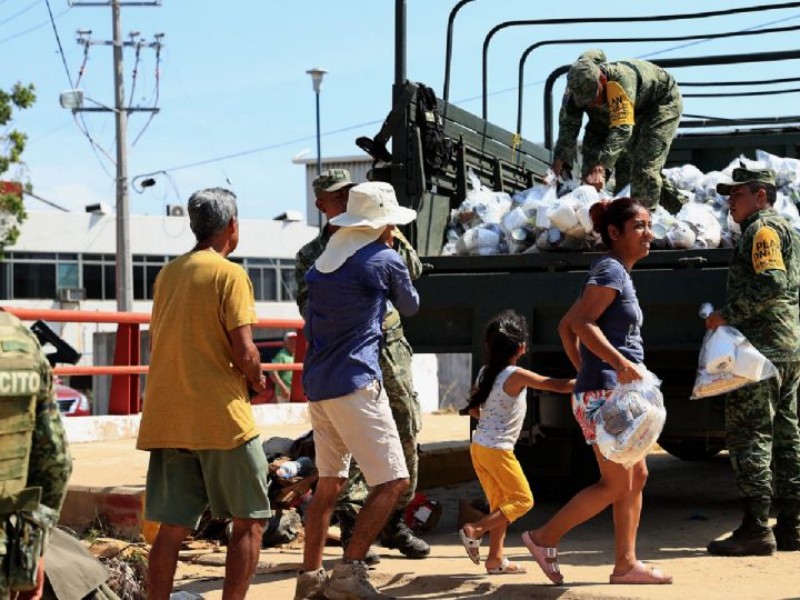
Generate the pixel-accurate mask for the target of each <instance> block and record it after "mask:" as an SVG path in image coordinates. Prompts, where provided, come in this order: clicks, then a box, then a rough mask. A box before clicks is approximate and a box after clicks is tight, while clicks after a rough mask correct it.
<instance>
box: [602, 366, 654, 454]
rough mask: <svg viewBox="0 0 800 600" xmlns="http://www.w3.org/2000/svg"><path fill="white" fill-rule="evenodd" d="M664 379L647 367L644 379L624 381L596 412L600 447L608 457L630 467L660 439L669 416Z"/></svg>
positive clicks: (644, 370)
mask: <svg viewBox="0 0 800 600" xmlns="http://www.w3.org/2000/svg"><path fill="white" fill-rule="evenodd" d="M660 386H661V381H660V380H659V379H658V377H656V376H655V375H654V374H653V373H651V372H650V371H648V370H647V369H643V373H642V379H640V380H638V381H634V382H631V383H621V384H619V385H617V387H616V388H615V389H614V393H613V394H612V395H611V397H610V398H609V399H608V400H606V402H605V404H603V406H602V407H601V408H600V410H598V411H597V414H596V415H595V424H596V437H597V447H598V450H600V453H601V454H602V455H603V456H605V457H606V458H607V459H608V460H611V461H614V462H616V463H620V464H621V465H622V466H624V467H625V468H630V467H632V466H633V465H635V464H636V463H637V462H639V461H640V460H642V459H643V458H644V457H645V456H647V453H648V452H649V451H650V449H651V448H652V447H653V444H655V443H656V440H658V436H659V435H661V431H662V429H664V422H665V421H666V419H667V410H666V409H665V408H664V396H663V394H662V393H661V389H660Z"/></svg>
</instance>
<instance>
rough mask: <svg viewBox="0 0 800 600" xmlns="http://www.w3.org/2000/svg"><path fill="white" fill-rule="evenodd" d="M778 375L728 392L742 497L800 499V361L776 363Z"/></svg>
mask: <svg viewBox="0 0 800 600" xmlns="http://www.w3.org/2000/svg"><path fill="white" fill-rule="evenodd" d="M775 366H776V367H777V368H778V377H772V378H770V379H767V380H765V381H759V382H757V383H754V384H752V385H748V386H745V387H743V388H741V389H739V390H736V391H735V392H733V393H731V394H729V395H728V398H727V400H726V402H725V429H726V434H727V443H728V451H729V453H730V457H731V464H732V465H733V470H734V472H735V473H736V484H737V485H738V487H739V493H740V494H741V496H742V497H743V498H754V497H760V498H771V497H775V498H782V499H783V498H785V499H793V500H800V430H798V423H797V388H798V384H800V361H790V362H776V363H775Z"/></svg>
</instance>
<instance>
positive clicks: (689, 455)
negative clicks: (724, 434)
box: [659, 439, 725, 461]
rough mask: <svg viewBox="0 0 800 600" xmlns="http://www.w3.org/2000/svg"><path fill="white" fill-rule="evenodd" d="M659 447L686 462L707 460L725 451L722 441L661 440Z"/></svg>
mask: <svg viewBox="0 0 800 600" xmlns="http://www.w3.org/2000/svg"><path fill="white" fill-rule="evenodd" d="M659 445H660V446H661V447H662V448H663V449H664V450H666V451H667V452H669V453H670V454H671V455H672V456H674V457H675V458H680V459H681V460H686V461H701V460H709V459H711V458H713V457H715V456H716V455H717V454H719V453H720V452H722V450H724V449H725V443H724V442H722V441H718V440H704V439H699V440H695V439H688V440H663V441H659Z"/></svg>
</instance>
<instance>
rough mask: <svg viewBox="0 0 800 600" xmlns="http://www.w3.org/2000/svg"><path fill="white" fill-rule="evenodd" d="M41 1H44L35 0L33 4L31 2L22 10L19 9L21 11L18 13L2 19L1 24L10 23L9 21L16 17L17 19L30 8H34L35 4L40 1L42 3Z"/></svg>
mask: <svg viewBox="0 0 800 600" xmlns="http://www.w3.org/2000/svg"><path fill="white" fill-rule="evenodd" d="M41 1H42V0H36V1H35V2H32V3H31V4H29V5H28V6H26V7H25V8H23V9H22V10H21V11H19V12H16V13H14V14H13V15H11V16H10V17H8V18H7V19H3V20H2V21H0V25H5V24H6V23H8V22H9V21H13V20H14V19H16V18H17V17H18V16H20V15H23V14H25V13H26V12H28V11H29V10H30V9H32V8H33V7H34V6H36V5H37V4H40V3H41Z"/></svg>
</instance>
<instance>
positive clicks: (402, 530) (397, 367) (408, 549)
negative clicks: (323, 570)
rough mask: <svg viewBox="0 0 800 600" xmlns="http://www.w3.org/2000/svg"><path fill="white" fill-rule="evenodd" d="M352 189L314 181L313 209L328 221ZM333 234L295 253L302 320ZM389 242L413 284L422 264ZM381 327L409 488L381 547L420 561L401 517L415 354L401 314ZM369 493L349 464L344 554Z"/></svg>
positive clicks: (341, 518)
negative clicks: (314, 273)
mask: <svg viewBox="0 0 800 600" xmlns="http://www.w3.org/2000/svg"><path fill="white" fill-rule="evenodd" d="M354 185H355V184H354V183H353V182H352V181H351V180H350V173H349V172H348V171H347V170H346V169H330V170H328V171H324V172H323V173H321V174H320V175H319V176H318V177H317V178H316V179H314V181H313V182H312V187H313V189H314V195H315V196H316V204H317V207H318V208H319V210H320V211H322V212H323V213H325V215H326V217H327V218H328V220H329V221H330V220H331V219H333V218H335V217H337V216H339V215H341V214H342V213H344V212H345V210H347V198H348V195H349V191H350V188H352V187H353V186H354ZM337 229H338V227H336V226H335V225H332V224H331V223H330V222H329V223H328V224H327V225H326V226H325V227H324V228H323V229H322V230H321V231H320V234H319V236H317V237H316V238H315V239H313V240H311V241H310V242H309V243H307V244H306V245H305V246H303V247H302V248H301V249H300V251H299V252H298V253H297V256H296V259H295V280H296V282H297V296H296V298H297V306H298V308H299V309H300V313H301V314H303V315H304V314H305V312H306V305H307V303H308V285H307V284H306V281H305V275H306V273H307V272H308V271H309V269H310V268H311V266H312V265H313V264H314V263H315V262H316V260H317V258H319V256H320V255H321V254H322V253H323V251H324V250H325V248H326V246H327V245H328V241H329V240H330V238H331V236H332V235H333V233H334V232H335V231H336V230H337ZM393 237H394V243H393V247H394V249H395V250H396V251H397V253H398V254H399V255H400V257H401V258H402V259H403V262H404V263H405V265H406V267H408V272H409V275H411V280H412V281H413V280H415V279H417V278H418V277H419V276H420V275H421V274H422V263H421V262H420V260H419V257H418V256H417V253H416V251H415V250H414V247H413V246H412V245H411V243H410V242H409V241H408V240H407V239H406V238H405V236H403V234H402V233H401V232H400V231H399V230H397V229H396V230H394V233H393ZM382 327H383V344H381V353H380V359H379V364H380V367H381V373H382V374H383V387H384V389H385V390H386V395H387V396H388V397H389V406H390V407H391V409H392V416H393V417H394V422H395V424H396V425H397V432H398V434H399V435H400V442H401V443H402V444H403V453H404V455H405V458H406V466H407V467H408V475H409V479H410V482H411V483H410V485H409V487H408V490H407V491H406V492H405V493H403V494H402V495H401V496H400V499H399V500H398V502H397V506H396V510H395V512H394V513H393V514H392V516H391V517H390V518H389V521H388V522H387V523H386V526H385V527H384V528H383V531H381V534H380V536H379V539H380V542H381V544H382V545H383V546H385V547H387V548H396V549H398V550H399V551H400V552H401V553H402V554H403V555H404V556H406V557H407V558H412V559H420V558H425V557H427V556H428V555H429V554H430V546H429V545H428V544H427V543H426V542H425V540H423V539H421V538H419V537H417V536H416V535H415V534H414V532H413V531H412V530H411V529H410V528H409V527H408V525H407V523H406V521H405V518H404V513H405V512H406V507H408V505H409V504H410V503H411V500H412V499H413V498H414V495H415V493H416V489H417V480H418V473H419V457H418V454H417V436H418V435H419V432H420V429H421V426H422V418H421V414H420V408H419V398H418V397H417V392H416V390H415V388H414V381H413V378H412V373H411V361H412V354H413V352H412V350H411V345H410V344H409V343H408V341H407V340H406V338H405V335H404V332H403V324H402V322H401V320H400V314H399V313H398V312H397V310H396V309H395V308H394V307H393V306H391V305H389V306H388V307H387V309H386V315H385V316H384V318H383V325H382ZM368 494H369V488H368V486H367V483H366V481H365V480H364V475H363V474H362V473H361V471H360V469H359V467H358V464H357V462H356V461H353V462H352V464H351V468H350V479H349V481H348V482H347V483H346V484H345V486H344V489H343V490H342V493H341V494H340V495H339V497H338V498H337V500H336V505H335V506H334V509H333V516H334V519H335V520H336V521H337V522H338V524H339V528H340V530H341V541H342V548H343V549H344V548H346V547H347V544H348V542H349V541H350V540H351V539H352V538H353V528H354V527H355V520H356V516H357V515H358V511H359V510H361V507H363V506H364V502H365V501H366V499H367V496H368ZM366 562H367V563H368V564H370V565H373V564H376V563H378V562H380V557H379V556H378V554H377V552H375V551H374V550H370V551H369V552H368V553H367V557H366Z"/></svg>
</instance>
